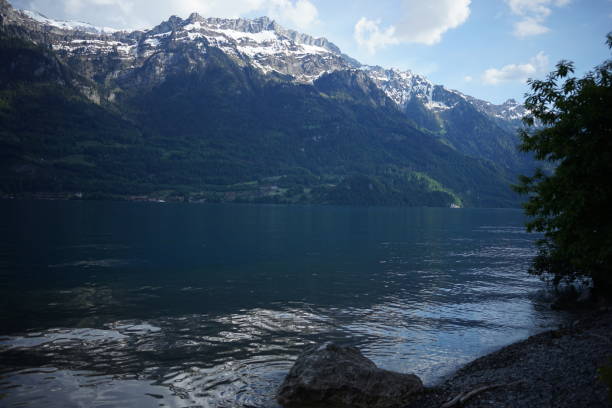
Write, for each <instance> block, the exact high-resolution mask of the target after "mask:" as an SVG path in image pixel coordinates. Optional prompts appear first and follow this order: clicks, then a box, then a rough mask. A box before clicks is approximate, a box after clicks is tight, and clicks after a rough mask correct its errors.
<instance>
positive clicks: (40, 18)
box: [20, 10, 121, 34]
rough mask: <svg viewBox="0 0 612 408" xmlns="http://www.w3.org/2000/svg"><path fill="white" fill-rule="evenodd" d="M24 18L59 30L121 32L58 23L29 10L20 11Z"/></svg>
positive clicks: (98, 32)
mask: <svg viewBox="0 0 612 408" xmlns="http://www.w3.org/2000/svg"><path fill="white" fill-rule="evenodd" d="M20 11H21V13H23V14H24V15H25V16H27V17H29V18H31V19H32V20H35V21H38V22H39V23H42V24H44V25H46V26H51V27H56V28H60V29H62V30H74V31H84V32H87V33H91V34H113V33H116V32H118V31H121V30H117V29H114V28H110V27H96V26H94V25H92V24H89V23H83V22H80V21H60V20H53V19H50V18H48V17H45V16H44V15H42V14H40V13H38V12H35V11H30V10H20Z"/></svg>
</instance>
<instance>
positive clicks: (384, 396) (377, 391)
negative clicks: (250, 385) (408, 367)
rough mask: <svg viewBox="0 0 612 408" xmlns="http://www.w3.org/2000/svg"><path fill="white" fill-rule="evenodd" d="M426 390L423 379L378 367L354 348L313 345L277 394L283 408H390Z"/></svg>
mask: <svg viewBox="0 0 612 408" xmlns="http://www.w3.org/2000/svg"><path fill="white" fill-rule="evenodd" d="M421 391H423V383H422V382H421V379H420V378H419V377H417V376H416V375H413V374H401V373H396V372H393V371H387V370H383V369H380V368H378V367H376V364H374V363H373V362H372V361H371V360H369V359H368V358H366V357H365V356H364V355H363V354H361V352H360V351H359V350H358V349H357V348H355V347H342V346H339V345H335V344H333V343H325V344H323V345H321V346H311V347H309V348H308V349H306V350H305V351H304V352H303V353H302V354H301V355H300V356H299V357H298V359H297V361H296V362H295V364H294V365H293V367H292V368H291V370H290V371H289V374H288V375H287V377H286V378H285V381H284V382H283V383H282V385H281V386H280V388H279V390H278V393H277V401H278V402H279V404H281V405H283V406H284V407H323V406H324V407H330V406H333V407H352V408H362V407H363V408H366V407H367V408H391V407H401V406H404V405H406V403H408V402H409V401H410V399H411V398H412V397H413V396H415V395H416V394H417V393H419V392H421Z"/></svg>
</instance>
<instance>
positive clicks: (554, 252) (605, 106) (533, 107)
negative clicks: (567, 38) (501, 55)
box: [515, 33, 612, 295]
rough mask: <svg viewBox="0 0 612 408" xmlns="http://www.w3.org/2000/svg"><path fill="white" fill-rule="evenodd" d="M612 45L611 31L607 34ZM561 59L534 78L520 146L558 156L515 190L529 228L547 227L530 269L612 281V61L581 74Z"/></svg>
mask: <svg viewBox="0 0 612 408" xmlns="http://www.w3.org/2000/svg"><path fill="white" fill-rule="evenodd" d="M607 44H608V47H609V48H612V33H610V34H608V36H607ZM573 73H574V66H573V64H572V63H571V62H568V61H561V62H559V63H558V64H557V66H556V69H555V70H554V71H553V72H551V73H550V74H549V75H548V76H547V78H546V79H545V80H543V81H538V80H530V81H529V85H530V87H531V93H530V94H528V95H527V98H526V101H525V106H526V107H527V109H529V110H530V111H531V115H530V116H529V117H527V118H526V119H525V123H526V125H528V128H527V129H526V130H523V131H521V139H522V143H521V146H520V149H521V150H522V151H525V152H533V153H534V154H535V156H536V157H537V159H539V160H544V161H548V162H550V163H552V165H553V168H554V171H552V172H548V173H547V172H545V171H542V170H537V171H536V172H535V174H534V175H532V176H531V177H528V176H521V177H520V179H519V184H518V185H517V186H515V189H516V190H517V191H518V192H520V193H523V194H527V195H528V200H527V202H526V204H525V205H524V207H525V211H526V214H527V215H528V216H529V217H530V220H529V222H528V223H527V228H528V230H529V231H537V232H541V233H544V236H543V238H542V239H540V240H539V241H538V243H537V245H538V255H537V256H536V257H535V259H534V261H533V263H532V266H531V270H530V272H532V273H534V274H536V275H540V276H542V277H548V278H552V280H553V282H554V283H555V284H556V285H558V284H559V283H560V282H563V281H568V282H570V281H574V280H576V279H587V280H591V281H592V282H593V285H594V287H595V290H596V291H597V292H598V293H600V294H602V293H605V294H607V295H610V294H611V292H612V291H611V290H610V289H611V288H612V60H610V59H608V60H606V61H605V62H604V63H603V64H601V65H599V66H597V67H595V69H594V70H593V71H592V72H589V73H587V74H586V75H585V76H584V77H583V78H580V79H578V78H575V77H572V74H573Z"/></svg>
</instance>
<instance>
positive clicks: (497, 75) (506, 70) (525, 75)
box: [482, 51, 548, 85]
mask: <svg viewBox="0 0 612 408" xmlns="http://www.w3.org/2000/svg"><path fill="white" fill-rule="evenodd" d="M547 68H548V57H547V56H546V55H545V54H544V53H543V52H541V51H540V52H539V53H538V54H537V55H536V56H535V57H533V58H531V59H530V60H529V62H528V63H526V64H509V65H506V66H504V67H502V68H501V69H497V68H489V69H487V70H486V71H485V72H484V74H483V75H482V81H483V82H484V83H485V84H487V85H497V84H500V83H502V82H509V81H513V82H524V81H526V80H527V79H529V78H532V77H534V76H536V75H539V74H542V73H544V72H546V69H547Z"/></svg>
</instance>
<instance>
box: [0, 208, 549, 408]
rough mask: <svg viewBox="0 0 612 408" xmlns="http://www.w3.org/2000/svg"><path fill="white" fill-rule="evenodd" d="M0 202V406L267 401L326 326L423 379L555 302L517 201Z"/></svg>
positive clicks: (543, 318) (544, 315)
mask: <svg viewBox="0 0 612 408" xmlns="http://www.w3.org/2000/svg"><path fill="white" fill-rule="evenodd" d="M0 206H3V208H2V210H4V213H5V214H9V215H13V216H12V217H11V216H9V217H7V218H6V219H5V220H4V221H0V223H4V224H3V225H0V230H1V231H3V238H2V240H1V241H0V244H1V247H0V254H2V255H0V257H1V259H0V261H1V262H0V277H1V278H2V280H1V282H2V284H1V285H2V286H0V292H1V293H0V296H1V298H2V299H3V300H2V302H3V304H2V310H3V311H6V312H5V313H3V314H2V315H0V402H1V403H2V405H3V406H5V405H6V406H31V407H37V406H46V407H81V406H98V407H102V406H106V407H108V406H114V407H119V406H133V407H159V406H164V407H193V406H201V407H274V406H276V405H275V403H274V401H273V396H274V391H275V389H276V387H277V386H278V385H279V384H280V382H281V381H282V378H283V376H284V375H285V374H286V372H287V371H288V370H289V368H290V366H291V364H292V362H293V361H294V359H295V358H296V357H297V355H298V354H299V352H300V351H301V350H302V349H303V348H304V347H305V346H306V345H308V344H312V343H315V342H320V341H327V340H333V341H337V342H339V343H342V344H350V345H355V346H357V347H360V348H361V349H362V350H363V351H364V354H366V355H367V356H368V357H370V358H371V359H373V360H374V361H375V362H376V363H377V364H378V365H379V366H381V367H384V368H387V369H391V370H396V371H402V372H415V373H417V374H418V375H419V376H421V377H422V378H423V379H424V381H425V382H426V383H428V384H432V383H435V382H436V381H439V380H440V379H441V378H442V377H443V376H444V375H447V374H448V373H449V372H450V371H452V370H453V369H456V368H457V367H458V366H459V365H461V364H463V363H465V362H467V361H469V360H471V359H473V358H475V357H477V356H479V355H481V354H483V353H486V352H488V351H490V350H492V349H495V348H498V347H500V346H502V345H505V344H508V343H510V342H512V341H515V340H518V339H520V338H524V337H526V336H528V335H529V334H532V333H533V332H535V331H537V330H540V329H541V328H544V327H547V326H550V325H552V324H554V323H555V319H557V318H558V317H556V316H554V315H552V314H550V312H548V311H546V309H545V308H541V307H538V303H537V302H534V297H535V296H536V293H537V291H538V290H539V289H540V284H539V282H537V281H536V280H534V279H532V278H530V277H528V276H526V274H525V271H526V269H527V265H528V263H529V261H530V259H531V257H532V256H533V247H532V237H531V236H530V235H528V234H527V233H526V232H525V231H524V229H523V228H522V227H521V225H522V222H523V220H522V217H521V214H520V212H517V211H509V210H508V211H505V210H444V209H389V208H387V209H368V208H333V207H281V206H180V205H167V206H160V205H151V204H140V203H82V202H76V203H73V202H66V203H57V202H52V203H23V202H22V203H16V202H15V203H14V202H9V203H6V202H5V203H0Z"/></svg>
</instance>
